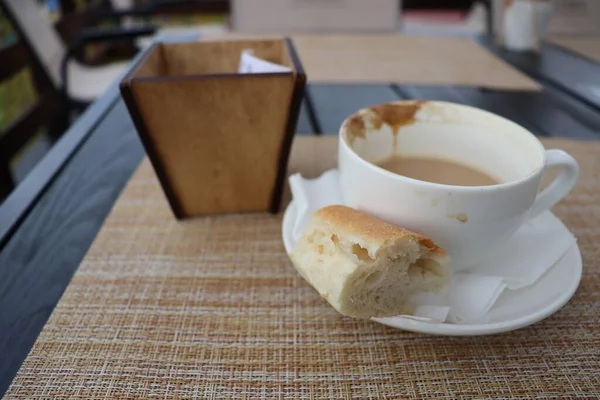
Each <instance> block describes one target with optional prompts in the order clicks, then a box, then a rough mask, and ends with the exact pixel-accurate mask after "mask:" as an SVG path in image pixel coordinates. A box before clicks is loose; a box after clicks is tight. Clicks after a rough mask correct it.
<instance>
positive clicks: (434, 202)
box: [431, 199, 440, 207]
mask: <svg viewBox="0 0 600 400" xmlns="http://www.w3.org/2000/svg"><path fill="white" fill-rule="evenodd" d="M439 203H440V199H432V200H431V205H432V206H434V207H437V206H438V204H439Z"/></svg>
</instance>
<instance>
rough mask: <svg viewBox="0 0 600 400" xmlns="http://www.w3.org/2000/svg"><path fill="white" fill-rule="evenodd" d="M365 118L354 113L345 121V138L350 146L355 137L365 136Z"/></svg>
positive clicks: (362, 137)
mask: <svg viewBox="0 0 600 400" xmlns="http://www.w3.org/2000/svg"><path fill="white" fill-rule="evenodd" d="M366 131H367V129H366V127H365V120H364V116H363V115H362V114H355V115H353V116H352V117H350V119H348V121H347V122H346V140H347V141H348V144H349V145H350V147H352V145H353V144H354V140H356V138H361V139H365V136H366Z"/></svg>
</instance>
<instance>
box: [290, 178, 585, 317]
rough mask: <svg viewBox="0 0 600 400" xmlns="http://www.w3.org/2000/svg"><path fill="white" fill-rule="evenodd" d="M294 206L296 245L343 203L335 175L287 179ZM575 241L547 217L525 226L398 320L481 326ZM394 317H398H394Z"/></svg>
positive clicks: (417, 300)
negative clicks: (504, 297) (327, 210)
mask: <svg viewBox="0 0 600 400" xmlns="http://www.w3.org/2000/svg"><path fill="white" fill-rule="evenodd" d="M289 183H290V188H291V192H292V196H293V199H294V205H295V207H296V218H295V220H293V221H291V225H292V226H293V231H292V240H293V242H294V243H295V242H296V241H297V240H298V239H300V237H301V236H302V234H303V232H304V230H305V229H306V228H307V226H308V224H309V222H310V218H311V216H312V214H313V213H314V212H315V211H317V210H318V209H320V208H322V207H325V206H328V205H333V204H343V198H342V195H341V192H340V189H339V172H338V171H337V170H335V169H333V170H329V171H327V172H325V173H323V175H321V176H320V177H319V178H316V179H304V178H302V176H301V175H300V174H294V175H292V176H290V178H289ZM575 241H576V239H575V237H574V236H573V235H572V234H571V233H570V232H569V230H568V229H566V228H565V227H564V225H563V224H562V222H560V220H558V219H557V218H556V217H554V216H553V215H552V214H551V213H550V212H546V213H544V214H542V215H540V216H538V217H536V218H535V219H533V220H530V221H528V222H527V223H526V224H524V225H523V226H522V227H521V228H520V229H519V231H517V233H516V234H515V235H514V236H513V237H512V238H511V239H510V240H509V241H508V242H507V243H505V244H504V245H503V246H502V248H500V249H498V250H497V252H495V254H497V255H496V256H492V257H491V258H490V259H489V260H488V261H486V262H485V264H482V265H481V266H479V267H477V268H475V269H473V270H471V271H467V272H461V273H457V274H455V275H454V276H453V277H452V279H451V281H450V284H449V285H448V288H447V289H446V291H445V292H444V293H441V294H435V293H423V294H421V295H418V296H417V297H416V298H415V299H414V302H415V313H414V315H403V316H401V317H405V318H412V319H418V320H421V321H431V322H450V323H455V324H460V323H463V324H465V323H475V322H485V315H486V314H487V313H488V312H489V310H490V309H491V308H492V306H493V305H494V304H495V303H496V301H497V300H498V298H499V297H500V295H501V294H502V293H503V292H504V291H506V290H516V289H521V288H524V287H527V286H529V285H531V284H533V283H535V282H536V281H537V280H538V279H539V278H540V277H541V276H542V275H544V273H546V272H547V271H548V270H549V269H550V268H552V267H553V266H554V265H555V264H556V262H557V261H558V260H560V258H561V257H562V256H563V255H564V254H565V253H566V252H567V250H568V249H569V248H571V246H572V245H573V244H574V243H575ZM392 318H397V317H392Z"/></svg>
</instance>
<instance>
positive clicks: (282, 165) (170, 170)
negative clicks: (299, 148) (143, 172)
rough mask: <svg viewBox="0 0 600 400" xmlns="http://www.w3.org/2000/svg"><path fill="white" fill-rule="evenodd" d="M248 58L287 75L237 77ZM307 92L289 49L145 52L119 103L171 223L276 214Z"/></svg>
mask: <svg viewBox="0 0 600 400" xmlns="http://www.w3.org/2000/svg"><path fill="white" fill-rule="evenodd" d="M248 49H251V50H252V54H253V55H254V56H256V57H258V58H261V59H263V60H266V61H270V62H272V63H276V64H279V65H283V66H286V67H289V68H290V69H291V72H275V73H252V74H240V73H238V67H239V62H240V56H241V54H242V52H243V51H244V50H248ZM305 82H306V76H305V74H304V71H303V69H302V65H301V63H300V60H299V58H298V56H297V54H296V52H295V49H294V47H293V44H292V42H291V41H290V40H289V39H275V40H240V41H236V40H226V41H215V42H190V43H168V44H167V43H160V44H155V45H153V46H152V47H151V48H150V49H148V50H147V52H146V54H145V55H144V56H143V58H142V59H141V60H140V61H139V62H138V64H137V65H135V66H134V67H133V68H132V70H131V71H130V72H129V74H128V75H126V76H125V77H124V78H123V80H122V82H121V85H120V89H121V95H122V97H123V99H124V101H125V103H126V105H127V108H128V110H129V113H130V115H131V117H132V119H133V122H134V124H135V126H136V129H137V131H138V134H139V136H140V138H141V140H142V143H143V145H144V147H145V149H146V152H147V154H148V157H149V158H150V161H151V162H152V165H153V168H154V170H155V171H156V174H157V176H158V179H159V180H160V183H161V185H162V188H163V190H164V192H165V195H166V197H167V199H168V201H169V204H170V206H171V208H172V210H173V212H174V214H175V216H176V217H177V218H178V219H182V218H187V217H193V216H199V215H209V214H221V213H239V212H259V211H270V212H272V213H275V212H278V211H279V209H280V202H281V194H282V188H283V184H284V179H285V176H286V168H287V161H288V156H289V152H290V147H291V144H292V139H293V136H294V132H295V130H296V123H297V119H298V113H299V109H300V104H301V101H302V98H303V95H304V85H305Z"/></svg>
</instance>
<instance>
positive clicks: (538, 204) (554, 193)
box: [530, 149, 579, 218]
mask: <svg viewBox="0 0 600 400" xmlns="http://www.w3.org/2000/svg"><path fill="white" fill-rule="evenodd" d="M551 167H560V168H561V171H560V173H559V175H558V176H557V177H556V179H554V181H552V183H551V184H550V185H549V186H548V187H547V188H546V189H544V190H543V191H542V192H541V193H539V194H538V195H537V197H536V198H535V202H534V203H533V206H532V207H531V210H530V218H534V217H536V216H538V215H540V214H541V213H543V212H544V211H546V210H548V209H549V208H551V207H552V206H554V205H555V204H556V203H558V202H559V201H561V200H562V199H563V197H565V196H566V195H567V194H568V193H569V192H570V191H571V189H573V186H575V183H577V178H578V177H579V164H577V161H576V160H575V159H574V158H573V157H572V156H571V155H570V154H569V153H567V152H564V151H562V150H557V149H551V150H546V166H545V167H544V172H545V171H547V170H548V169H549V168H551Z"/></svg>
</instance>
